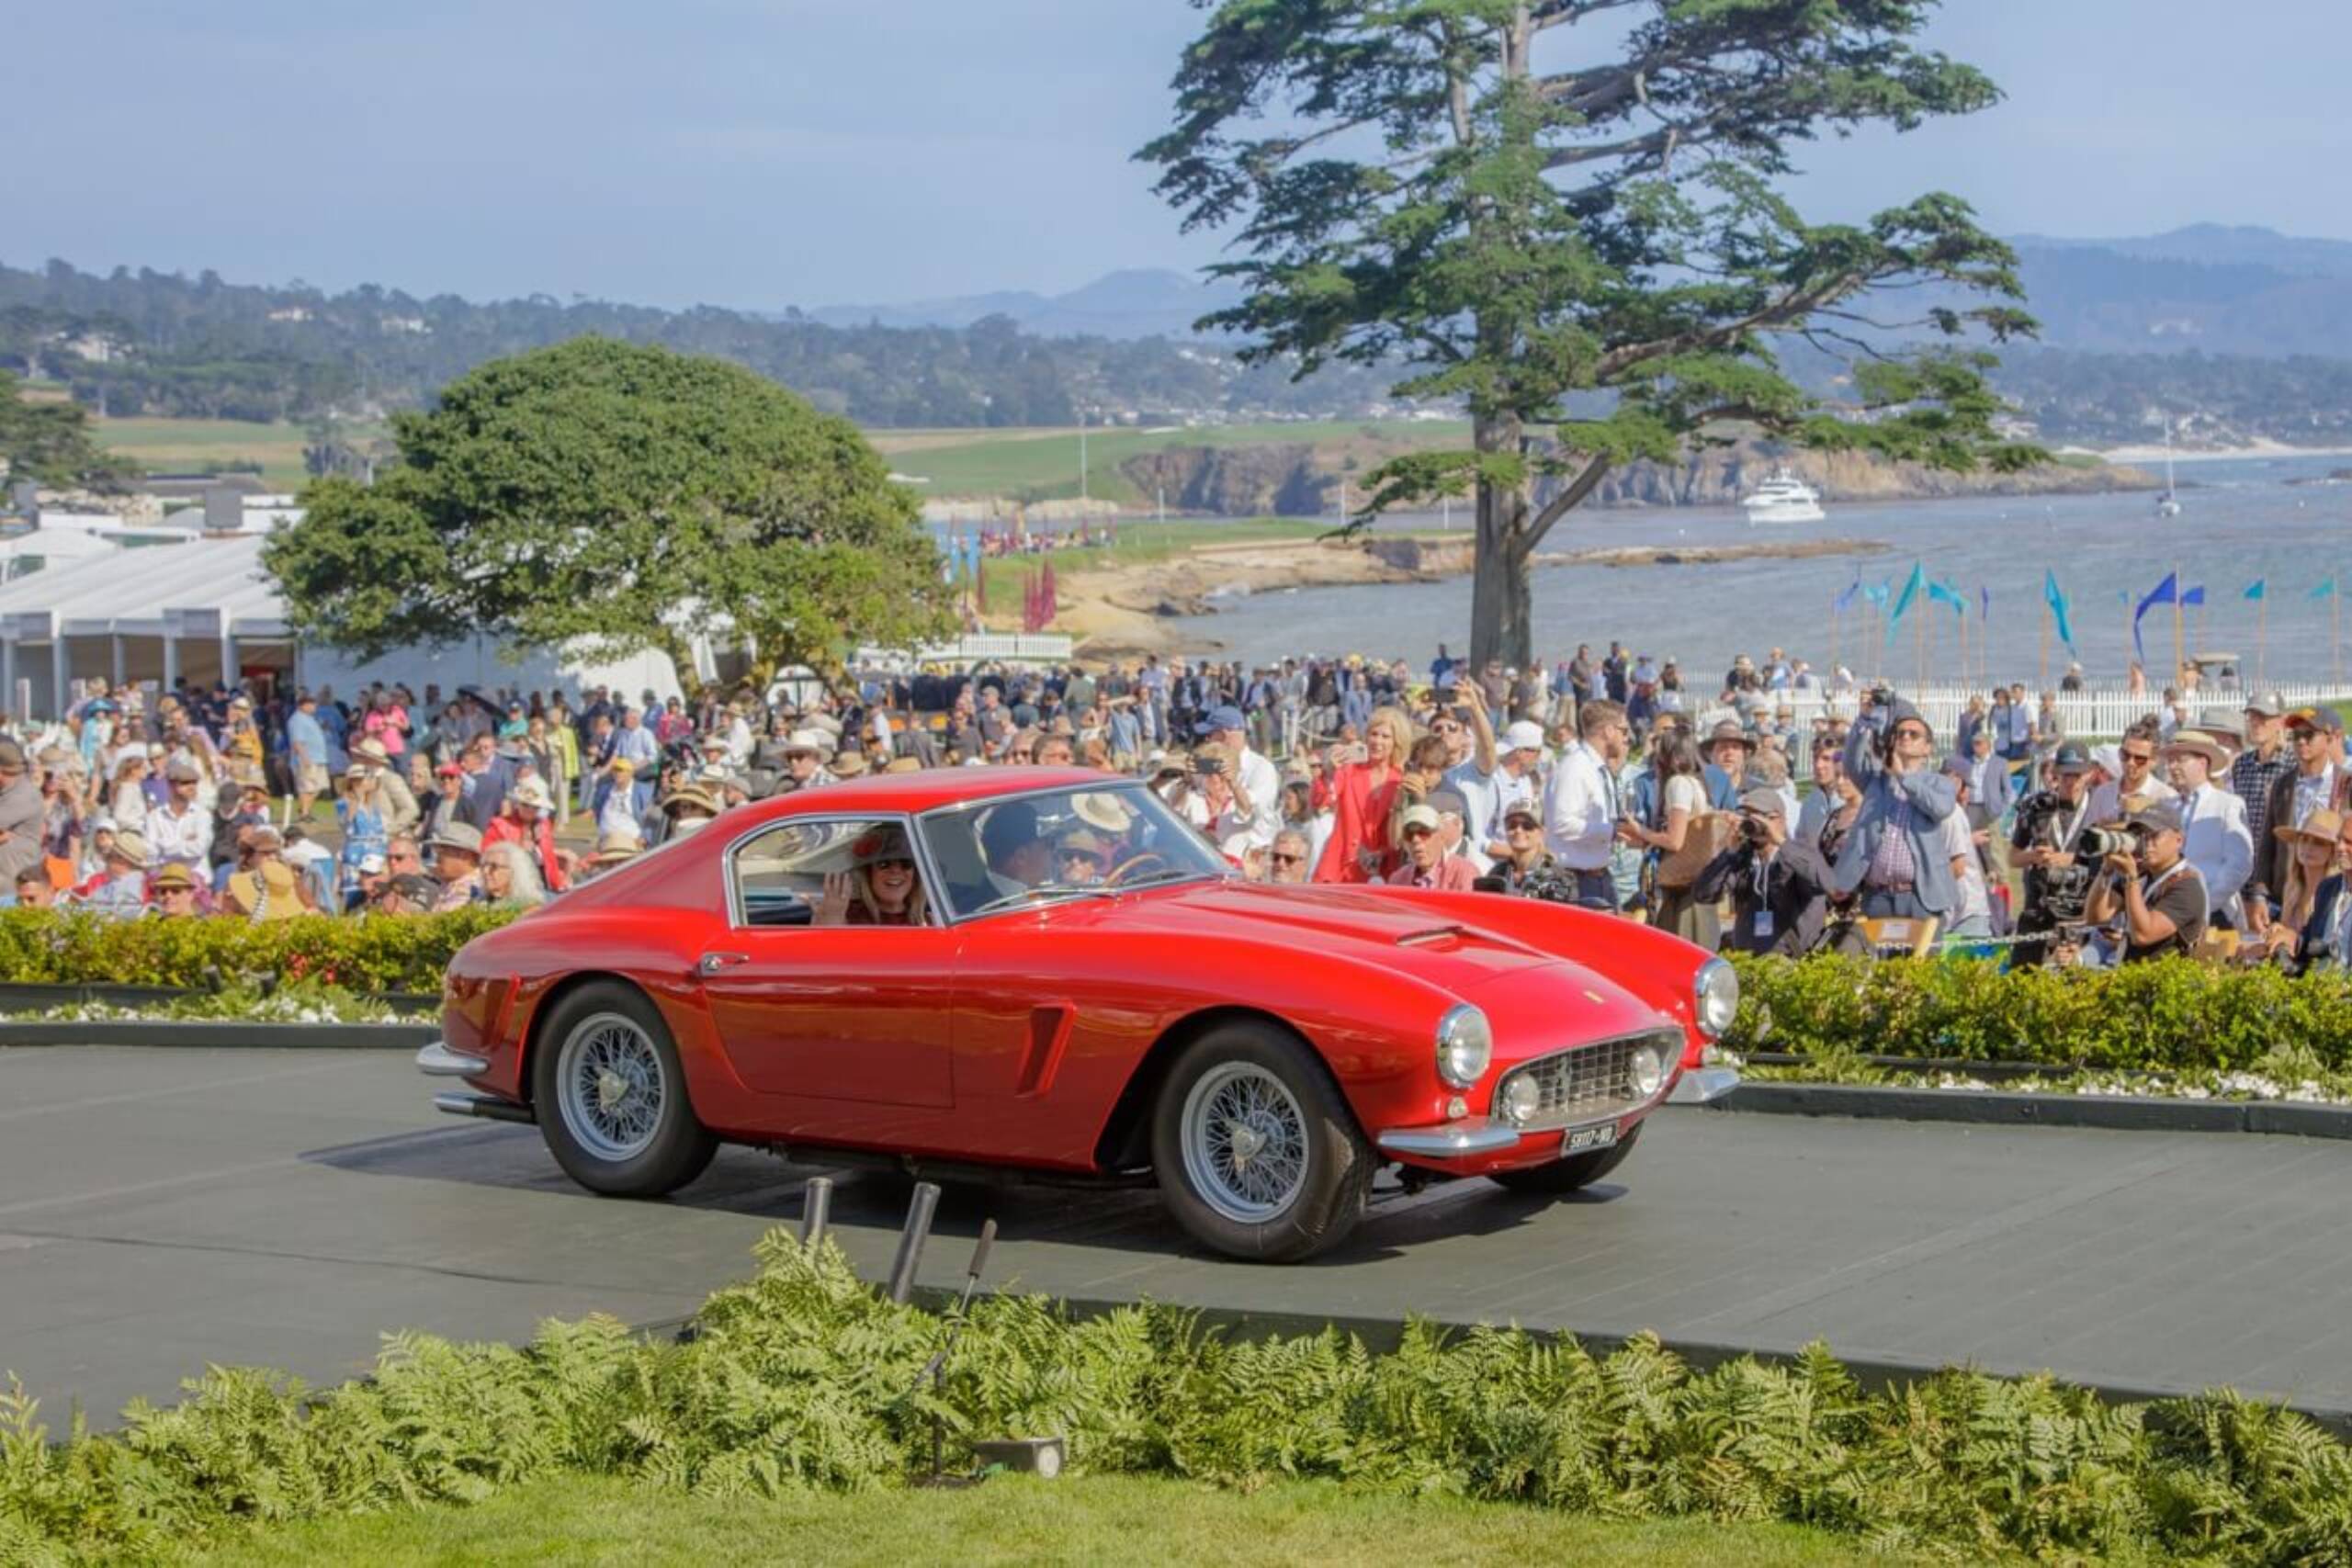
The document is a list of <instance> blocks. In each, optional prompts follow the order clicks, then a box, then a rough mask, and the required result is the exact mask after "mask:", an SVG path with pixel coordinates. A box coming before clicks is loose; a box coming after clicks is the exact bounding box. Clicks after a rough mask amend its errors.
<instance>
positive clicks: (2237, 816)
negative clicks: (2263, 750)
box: [2164, 730, 2254, 929]
mask: <svg viewBox="0 0 2352 1568" xmlns="http://www.w3.org/2000/svg"><path fill="white" fill-rule="evenodd" d="M2164 761H2165V769H2166V770H2167V771H2168V772H2169V773H2171V774H2172V782H2173V784H2174V787H2175V788H2176V789H2177V790H2178V792H2179V795H2180V837H2181V851H2180V852H2181V855H2182V857H2183V858H2184V859H2186V860H2187V861H2188V863H2189V864H2191V865H2193V866H2195V867H2196V868H2197V874H2199V876H2201V877H2203V878H2204V879H2205V886H2206V890H2207V892H2208V893H2209V894H2210V896H2211V899H2212V918H2213V921H2214V923H2215V924H2216V925H2226V926H2229V927H2232V928H2233V929H2234V928H2235V927H2236V926H2237V925H2238V923H2239V921H2240V919H2242V917H2243V915H2244V913H2245V911H2244V908H2243V907H2242V906H2241V905H2240V903H2239V899H2238V889H2239V888H2241V887H2243V886H2245V879H2246V875H2247V874H2248V873H2249V872H2251V871H2252V870H2253V869H2254V835H2253V834H2252V833H2251V832H2250V831H2248V829H2247V828H2246V825H2245V801H2243V800H2240V799H2239V798H2238V797H2237V796H2236V795H2233V794H2231V793H2230V792H2229V791H2228V790H2226V789H2223V788H2222V786H2221V785H2219V784H2215V783H2214V782H2213V777H2212V776H2213V775H2214V774H2215V773H2224V772H2226V771H2227V770H2228V768H2229V765H2230V754H2229V752H2228V751H2227V750H2224V749H2223V748H2222V744H2221V743H2220V742H2219V741H2217V740H2215V739H2212V738H2211V736H2207V735H2200V734H2199V733H2198V732H2197V731H2195V730H2183V731H2182V732H2180V733H2179V734H2177V735H2176V736H2174V737H2173V739H2172V740H2171V742H2170V743H2169V744H2167V745H2166V746H2165V749H2164Z"/></svg>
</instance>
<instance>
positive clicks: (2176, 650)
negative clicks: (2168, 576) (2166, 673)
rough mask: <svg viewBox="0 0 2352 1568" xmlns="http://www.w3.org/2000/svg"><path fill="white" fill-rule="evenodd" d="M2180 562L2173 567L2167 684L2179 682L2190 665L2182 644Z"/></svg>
mask: <svg viewBox="0 0 2352 1568" xmlns="http://www.w3.org/2000/svg"><path fill="white" fill-rule="evenodd" d="M2180 595H2181V586H2180V564H2179V563H2178V562H2177V561H2176V562H2174V563H2173V569H2172V680H2170V681H2166V682H2165V685H2167V686H2169V685H2172V684H2173V683H2174V682H2177V681H2178V680H2179V679H2180V678H2181V671H2184V670H2186V669H2187V668H2188V649H2187V648H2186V647H2184V646H2183V645H2182V641H2183V639H2182V637H2181V621H2182V619H2183V612H2182V610H2181V607H2180Z"/></svg>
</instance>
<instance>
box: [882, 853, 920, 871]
mask: <svg viewBox="0 0 2352 1568" xmlns="http://www.w3.org/2000/svg"><path fill="white" fill-rule="evenodd" d="M914 868H915V863H914V862H912V861H910V860H909V859H907V858H906V857H905V856H903V855H894V856H892V857H891V858H890V859H888V860H877V861H876V862H875V863H874V869H875V870H876V871H912V870H914Z"/></svg>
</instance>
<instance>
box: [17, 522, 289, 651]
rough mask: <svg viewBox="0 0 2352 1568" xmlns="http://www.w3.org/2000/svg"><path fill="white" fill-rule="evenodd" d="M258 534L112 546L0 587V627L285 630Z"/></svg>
mask: <svg viewBox="0 0 2352 1568" xmlns="http://www.w3.org/2000/svg"><path fill="white" fill-rule="evenodd" d="M261 546H262V541H261V540H260V539H258V538H229V539H192V540H190V541H189V542H187V544H184V545H150V546H146V547H141V548H136V549H124V550H118V551H111V552H109V553H108V554H107V556H105V557H104V558H99V559H95V560H81V561H75V562H74V563H73V564H72V565H71V566H59V567H52V568H51V569H49V570H45V571H37V572H34V573H32V574H31V575H29V576H27V577H20V578H17V580H15V581H12V582H9V583H6V584H5V585H0V631H5V632H6V635H7V637H9V638H10V639H12V640H14V641H17V642H54V641H55V640H57V639H58V638H59V637H164V636H170V637H252V638H257V639H269V638H277V637H286V636H288V630H287V625H286V602H285V600H284V599H283V598H282V597H280V595H279V594H278V592H277V588H276V587H275V586H274V585H273V584H272V583H271V582H270V581H269V580H268V579H267V578H266V576H264V575H263V572H262V570H261Z"/></svg>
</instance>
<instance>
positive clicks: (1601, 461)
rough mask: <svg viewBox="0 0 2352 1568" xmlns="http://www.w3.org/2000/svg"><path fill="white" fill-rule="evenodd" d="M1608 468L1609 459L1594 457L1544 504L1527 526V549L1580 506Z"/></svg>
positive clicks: (1537, 542) (1536, 544)
mask: <svg viewBox="0 0 2352 1568" xmlns="http://www.w3.org/2000/svg"><path fill="white" fill-rule="evenodd" d="M1609 468H1610V459H1609V457H1607V456H1606V455H1603V456H1601V457H1595V458H1594V459H1592V461H1590V462H1589V463H1587V464H1586V465H1585V466H1584V472H1582V473H1580V474H1578V475H1577V477H1576V478H1575V479H1570V480H1569V481H1568V482H1567V484H1566V486H1565V487H1563V488H1562V490H1561V491H1560V493H1559V494H1557V495H1555V496H1554V497H1553V498H1552V499H1551V500H1550V501H1548V502H1544V510H1543V511H1541V512H1539V513H1536V514H1535V518H1534V520H1533V521H1532V522H1531V523H1529V524H1528V525H1527V533H1526V540H1527V548H1529V549H1531V550H1532V549H1533V548H1534V547H1536V546H1538V545H1540V544H1542V543H1543V542H1544V535H1546V534H1548V533H1550V532H1551V531H1552V525H1553V524H1555V523H1557V522H1558V521H1559V520H1560V519H1561V518H1563V517H1566V515H1567V514H1568V513H1570V512H1571V511H1573V510H1575V509H1576V508H1577V507H1578V506H1580V505H1582V504H1583V503H1584V499H1585V497H1587V496H1589V495H1590V494H1591V493H1592V492H1593V491H1594V490H1595V489H1597V488H1598V487H1599V486H1600V481H1601V479H1603V478H1605V477H1606V476H1607V475H1608V473H1609Z"/></svg>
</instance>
